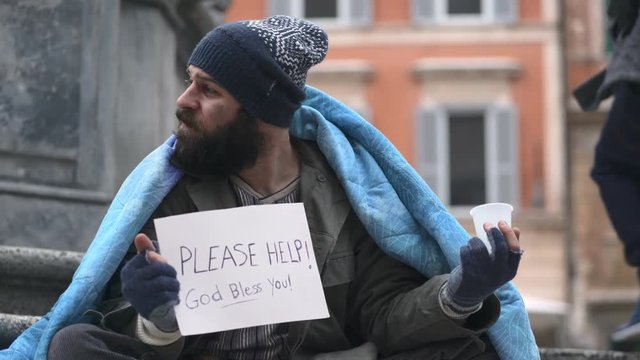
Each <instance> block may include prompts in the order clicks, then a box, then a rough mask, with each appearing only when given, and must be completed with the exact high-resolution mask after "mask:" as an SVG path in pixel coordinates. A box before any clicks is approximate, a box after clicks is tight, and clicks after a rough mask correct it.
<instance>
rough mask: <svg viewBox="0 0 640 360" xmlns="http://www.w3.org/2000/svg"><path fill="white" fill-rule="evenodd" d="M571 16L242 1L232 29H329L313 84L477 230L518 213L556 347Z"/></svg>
mask: <svg viewBox="0 0 640 360" xmlns="http://www.w3.org/2000/svg"><path fill="white" fill-rule="evenodd" d="M560 12H561V4H560V3H559V2H557V1H555V0H527V1H524V0H236V1H233V2H232V5H231V7H230V8H229V9H228V11H227V14H226V21H236V20H243V19H255V18H263V17H266V16H270V15H275V14H288V15H293V16H297V17H305V18H307V19H309V20H310V21H313V22H316V23H318V24H319V25H321V26H322V27H323V28H324V29H325V30H326V31H327V33H328V34H329V53H328V55H327V58H326V59H325V61H324V62H323V63H321V64H320V65H318V66H316V67H314V68H312V70H311V72H310V74H309V78H308V84H310V85H312V86H315V87H318V88H320V89H322V90H324V91H326V92H327V93H329V94H331V95H333V96H334V97H336V98H338V99H339V100H341V101H343V102H344V103H346V104H347V105H349V106H351V107H352V108H353V109H355V110H356V111H358V112H359V113H360V114H362V115H363V116H364V117H365V118H366V119H367V120H369V121H370V122H371V123H372V124H374V125H375V126H376V127H377V128H378V129H379V130H380V131H382V132H383V133H384V134H385V135H386V136H387V137H388V138H389V139H390V140H391V141H392V142H393V144H394V145H395V146H396V147H397V148H398V149H399V150H400V152H401V153H402V154H403V155H404V156H405V157H406V158H407V160H409V162H410V163H411V164H412V165H413V166H414V167H415V168H416V169H417V170H418V172H419V173H420V174H421V175H422V176H423V177H424V178H425V180H426V181H427V183H428V184H429V185H430V186H431V188H432V189H433V190H434V191H435V192H436V193H437V194H438V196H439V197H440V199H441V200H442V201H443V202H444V203H445V204H446V205H447V207H448V209H449V210H450V211H451V212H452V213H453V214H454V215H455V216H456V217H457V218H458V220H459V221H460V222H461V224H462V225H463V226H465V227H466V228H467V229H469V230H470V231H472V229H473V226H472V224H471V220H470V216H469V215H468V213H469V209H470V208H471V207H472V206H474V205H478V204H481V203H485V202H498V201H499V202H508V203H511V204H514V205H515V208H516V212H515V213H514V222H516V225H517V226H519V227H520V228H521V229H522V231H523V234H526V241H527V243H526V248H527V256H526V257H525V258H523V262H522V265H521V269H520V272H519V274H518V277H517V279H516V285H517V286H518V288H519V289H520V290H521V292H522V293H523V295H524V297H525V303H526V305H527V309H528V310H529V313H530V315H531V319H532V323H533V325H534V331H536V336H537V337H538V338H539V339H541V344H542V345H545V344H551V345H553V344H556V343H557V342H556V340H557V339H558V338H559V337H560V336H561V334H559V333H558V328H559V327H560V326H561V325H559V324H558V321H559V320H558V319H561V318H562V317H558V315H564V312H565V310H566V309H565V302H566V299H567V297H566V274H565V270H566V269H565V255H564V254H565V241H564V240H565V230H566V224H565V205H564V204H565V203H566V202H565V193H566V190H565V189H566V176H565V173H566V169H565V166H566V164H565V154H566V152H565V151H566V150H565V135H564V134H565V130H564V126H565V125H564V124H565V119H564V117H565V110H564V109H565V108H564V106H565V103H564V100H563V99H564V92H565V89H566V88H565V74H564V70H563V69H564V67H563V51H562V42H563V37H562V34H563V32H562V26H561V21H560ZM549 309H551V310H549Z"/></svg>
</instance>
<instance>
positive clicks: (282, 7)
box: [267, 0, 295, 16]
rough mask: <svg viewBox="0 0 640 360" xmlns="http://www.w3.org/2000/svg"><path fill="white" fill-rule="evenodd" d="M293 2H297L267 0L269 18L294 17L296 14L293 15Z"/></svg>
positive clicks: (291, 0) (290, 0)
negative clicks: (275, 16)
mask: <svg viewBox="0 0 640 360" xmlns="http://www.w3.org/2000/svg"><path fill="white" fill-rule="evenodd" d="M293 1H295V0H267V3H268V4H269V9H268V11H269V16H273V15H289V16H294V15H295V14H293Z"/></svg>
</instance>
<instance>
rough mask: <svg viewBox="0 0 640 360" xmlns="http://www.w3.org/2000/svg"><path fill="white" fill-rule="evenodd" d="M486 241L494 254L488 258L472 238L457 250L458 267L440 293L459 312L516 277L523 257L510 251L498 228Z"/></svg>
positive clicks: (480, 244)
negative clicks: (458, 256) (458, 257)
mask: <svg viewBox="0 0 640 360" xmlns="http://www.w3.org/2000/svg"><path fill="white" fill-rule="evenodd" d="M487 238H488V240H489V243H490V244H491V248H492V249H494V251H493V253H491V254H489V251H488V250H487V247H486V246H485V244H484V243H483V242H482V240H480V239H479V238H477V237H473V238H472V239H471V240H469V243H468V244H467V245H465V246H463V247H462V248H461V249H460V265H459V266H457V267H456V268H455V269H453V271H452V272H451V275H450V277H449V280H448V281H447V283H446V285H445V288H444V289H443V296H444V298H445V300H449V301H451V302H453V304H452V305H455V307H456V309H458V310H464V309H470V308H473V307H477V306H478V304H480V303H482V302H483V301H484V300H485V299H486V298H487V297H489V295H491V294H492V293H493V292H494V291H496V290H497V289H498V288H499V287H501V286H502V285H504V284H506V283H507V282H508V281H510V280H511V279H513V278H514V277H515V276H516V272H517V271H518V265H519V264H520V258H521V257H522V253H521V252H514V251H510V250H509V246H508V245H507V240H506V239H505V237H504V235H502V233H501V232H500V230H498V228H495V227H494V228H492V229H491V230H490V231H489V232H488V233H487ZM449 301H447V302H449Z"/></svg>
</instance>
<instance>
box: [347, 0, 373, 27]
mask: <svg viewBox="0 0 640 360" xmlns="http://www.w3.org/2000/svg"><path fill="white" fill-rule="evenodd" d="M348 1H349V10H350V11H349V24H350V25H360V26H366V25H371V23H372V20H373V13H372V6H371V5H372V4H371V2H372V1H373V0H348Z"/></svg>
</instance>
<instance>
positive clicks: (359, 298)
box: [114, 141, 500, 360]
mask: <svg viewBox="0 0 640 360" xmlns="http://www.w3.org/2000/svg"><path fill="white" fill-rule="evenodd" d="M294 144H295V145H296V148H297V149H298V151H299V153H300V155H301V159H302V169H301V201H302V202H303V203H304V207H305V212H306V215H307V221H308V224H309V230H310V233H311V239H312V242H313V247H314V252H315V255H316V260H317V263H318V268H319V271H320V275H321V279H322V284H323V287H324V292H325V297H326V301H327V305H328V308H329V312H330V315H331V316H330V317H329V318H327V319H321V320H313V321H302V322H296V323H292V324H291V327H290V335H289V339H290V345H291V348H292V349H297V350H296V357H297V358H305V357H307V356H309V355H310V354H317V353H326V352H333V351H341V350H348V349H350V348H353V347H355V346H358V345H361V344H363V343H365V342H368V341H370V342H373V343H374V344H375V346H376V347H377V350H378V352H379V353H380V354H382V355H391V354H395V353H400V352H406V351H410V350H414V349H418V348H422V349H424V348H426V347H428V348H431V349H432V350H433V351H429V353H432V354H433V356H432V357H429V358H428V359H434V360H435V359H460V360H462V359H470V358H472V357H473V356H475V355H477V354H479V353H482V352H484V351H485V342H484V341H483V340H482V339H481V338H480V335H481V334H482V333H483V332H484V331H485V330H486V329H487V328H488V327H489V326H490V325H492V324H493V323H494V322H495V321H496V320H497V318H498V315H499V312H500V307H499V302H498V300H497V298H496V297H495V296H492V297H490V298H489V299H487V300H486V301H485V302H484V304H483V307H482V309H481V310H480V311H479V312H478V313H476V314H474V315H472V316H471V317H469V318H468V319H467V321H466V323H465V324H460V323H459V322H456V321H454V320H452V319H450V318H448V317H447V316H446V315H445V314H444V313H443V312H442V310H441V308H440V305H439V301H438V291H439V290H440V288H441V286H442V285H443V283H444V282H445V281H446V279H447V275H440V276H436V277H433V278H431V279H426V278H425V277H423V276H422V275H421V274H419V273H418V272H417V271H416V270H414V269H412V268H410V267H408V266H407V265H405V264H403V263H401V262H399V261H396V260H394V259H392V258H391V257H389V256H387V255H386V254H384V253H383V252H382V251H381V250H380V248H379V247H378V246H377V245H376V244H375V243H374V241H373V240H372V239H371V238H370V236H369V235H368V234H367V232H366V231H365V229H364V227H363V226H362V224H361V222H360V221H359V220H358V218H357V216H356V215H355V213H354V212H353V210H352V208H351V206H350V204H349V201H348V199H347V197H346V195H345V193H344V190H343V189H342V187H341V186H340V183H339V181H338V179H337V178H336V177H335V175H334V173H333V171H332V170H331V169H330V168H329V166H328V164H327V163H326V161H325V160H324V158H323V156H322V154H321V153H320V151H319V150H318V149H317V148H316V147H315V145H313V144H312V143H308V142H302V141H294ZM236 206H237V201H236V199H235V195H234V192H233V190H232V188H231V185H230V184H229V182H228V180H227V179H224V178H219V177H200V178H198V177H195V176H190V175H185V176H184V177H183V178H182V179H181V180H180V182H179V183H178V184H177V185H176V186H175V187H174V189H173V190H172V191H171V192H170V193H169V194H168V195H167V196H166V198H165V199H164V200H163V202H162V204H161V205H160V206H159V207H158V209H157V210H156V212H155V213H154V215H153V217H152V218H156V217H164V216H169V215H177V214H183V213H189V212H196V211H205V210H214V209H225V208H232V207H236ZM151 220H152V219H151ZM151 220H150V221H149V222H148V223H147V225H146V226H145V228H144V229H143V232H145V233H147V235H149V236H150V237H151V238H152V239H154V238H156V236H155V230H154V228H153V222H152V221H151ZM134 251H135V250H134ZM114 285H115V287H116V288H115V289H114V290H116V291H117V286H118V285H119V281H117V279H116V280H115V281H114ZM463 325H464V326H463ZM206 338H207V335H201V336H190V337H188V338H187V339H186V341H185V344H184V346H185V347H184V352H185V353H188V352H190V351H192V350H193V349H194V348H195V345H193V344H202V343H203V342H206ZM178 346H182V344H179V345H178Z"/></svg>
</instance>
